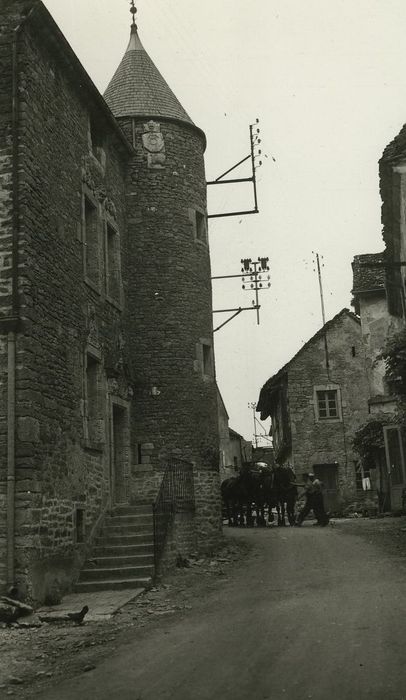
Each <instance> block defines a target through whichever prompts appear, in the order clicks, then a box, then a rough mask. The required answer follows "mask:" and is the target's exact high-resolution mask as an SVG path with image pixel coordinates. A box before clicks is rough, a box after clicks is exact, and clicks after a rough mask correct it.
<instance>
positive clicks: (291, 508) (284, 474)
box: [274, 465, 297, 527]
mask: <svg viewBox="0 0 406 700" xmlns="http://www.w3.org/2000/svg"><path fill="white" fill-rule="evenodd" d="M295 481H296V476H295V472H294V471H293V469H292V468H291V467H288V466H287V467H282V466H280V465H278V466H277V467H275V470H274V486H275V491H276V500H277V511H278V526H279V527H284V526H286V522H285V512H286V513H287V516H288V522H289V525H294V524H295V504H296V500H297V486H295V483H294V482H295ZM285 505H286V511H285Z"/></svg>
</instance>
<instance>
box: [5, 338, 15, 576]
mask: <svg viewBox="0 0 406 700" xmlns="http://www.w3.org/2000/svg"><path fill="white" fill-rule="evenodd" d="M7 354H8V362H7V372H8V374H7V584H8V586H14V575H15V566H14V559H15V557H14V531H15V418H16V402H15V398H16V396H15V395H16V381H15V365H16V332H15V331H14V330H13V331H10V332H9V334H8V342H7Z"/></svg>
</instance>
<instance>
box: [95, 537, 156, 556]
mask: <svg viewBox="0 0 406 700" xmlns="http://www.w3.org/2000/svg"><path fill="white" fill-rule="evenodd" d="M153 553H154V543H153V541H152V539H150V540H148V541H145V542H143V543H141V544H135V545H131V544H130V545H126V544H124V545H116V546H112V547H105V546H103V544H101V545H98V546H97V547H94V548H93V550H92V557H93V558H95V559H97V558H98V557H114V556H118V557H134V556H137V555H145V554H153Z"/></svg>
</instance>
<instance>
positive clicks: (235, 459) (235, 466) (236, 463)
mask: <svg viewBox="0 0 406 700" xmlns="http://www.w3.org/2000/svg"><path fill="white" fill-rule="evenodd" d="M233 459H234V469H238V458H237V457H234V458H233Z"/></svg>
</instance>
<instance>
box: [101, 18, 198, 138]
mask: <svg viewBox="0 0 406 700" xmlns="http://www.w3.org/2000/svg"><path fill="white" fill-rule="evenodd" d="M104 99H105V100H106V102H107V104H108V106H109V107H110V109H111V111H112V112H113V114H114V116H115V117H157V118H160V117H163V118H164V117H166V118H168V119H179V120H180V121H183V122H188V123H189V124H193V122H192V120H191V119H190V117H189V115H188V114H187V113H186V112H185V110H184V109H183V107H182V105H181V104H180V102H179V100H178V99H177V98H176V97H175V95H174V94H173V92H172V90H171V89H170V87H169V85H168V84H167V83H166V81H165V80H164V78H163V77H162V75H161V74H160V72H159V70H158V69H157V67H156V66H155V64H154V63H153V62H152V61H151V59H150V57H149V56H148V54H147V52H146V51H145V49H144V47H143V45H142V44H141V41H140V39H139V37H138V33H137V29H136V27H135V25H134V26H132V27H131V37H130V43H129V44H128V47H127V51H126V52H125V54H124V57H123V59H122V61H121V63H120V65H119V67H118V68H117V70H116V72H115V74H114V76H113V78H112V79H111V81H110V83H109V85H108V87H107V90H106V92H105V93H104Z"/></svg>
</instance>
